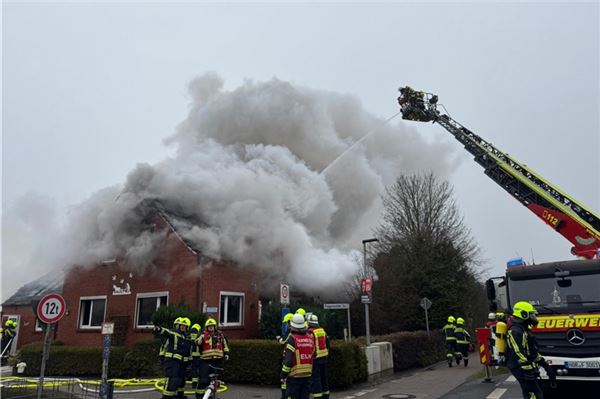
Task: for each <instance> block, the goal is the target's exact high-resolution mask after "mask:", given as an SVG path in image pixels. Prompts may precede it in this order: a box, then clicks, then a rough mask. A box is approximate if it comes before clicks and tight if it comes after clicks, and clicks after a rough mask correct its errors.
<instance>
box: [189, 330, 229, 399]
mask: <svg viewBox="0 0 600 399" xmlns="http://www.w3.org/2000/svg"><path fill="white" fill-rule="evenodd" d="M195 342H196V344H197V345H198V346H199V347H200V360H201V362H200V371H199V376H198V385H197V386H196V398H201V397H202V395H203V394H204V390H205V388H206V387H207V386H208V384H209V383H210V374H213V373H214V372H215V371H214V369H222V368H223V360H228V359H229V346H228V344H227V338H225V335H223V333H222V332H221V331H219V330H218V329H217V321H216V320H215V319H212V318H210V319H208V320H206V323H204V331H203V332H202V334H201V335H200V336H199V338H198V339H196V341H195ZM211 367H213V369H212V370H211Z"/></svg>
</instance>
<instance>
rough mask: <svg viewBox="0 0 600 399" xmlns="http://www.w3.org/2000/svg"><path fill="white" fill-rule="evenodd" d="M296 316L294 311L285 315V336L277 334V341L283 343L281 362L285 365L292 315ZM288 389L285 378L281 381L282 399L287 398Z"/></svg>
mask: <svg viewBox="0 0 600 399" xmlns="http://www.w3.org/2000/svg"><path fill="white" fill-rule="evenodd" d="M293 316H294V314H293V313H288V314H286V315H285V316H283V323H284V324H285V326H286V329H285V331H284V335H285V336H283V337H282V336H279V335H278V336H277V342H279V343H280V344H281V345H283V355H282V358H281V364H282V365H283V360H284V359H285V344H286V342H287V339H288V337H289V336H290V334H291V331H292V329H291V326H290V322H291V321H292V317H293ZM286 391H287V384H286V383H285V380H282V381H281V399H286V397H285V393H286Z"/></svg>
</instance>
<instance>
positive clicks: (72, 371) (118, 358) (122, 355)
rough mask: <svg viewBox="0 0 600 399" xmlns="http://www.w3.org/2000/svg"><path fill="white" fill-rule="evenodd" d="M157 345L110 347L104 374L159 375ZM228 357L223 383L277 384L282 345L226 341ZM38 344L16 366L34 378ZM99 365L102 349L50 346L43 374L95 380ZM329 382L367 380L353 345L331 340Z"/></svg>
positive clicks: (362, 361) (362, 359) (23, 353)
mask: <svg viewBox="0 0 600 399" xmlns="http://www.w3.org/2000/svg"><path fill="white" fill-rule="evenodd" d="M158 349H159V341H158V340H152V341H146V342H139V343H137V344H135V345H134V346H133V347H131V348H124V347H113V348H112V349H111V352H110V362H109V376H110V377H113V378H134V377H152V376H156V375H160V374H161V371H160V367H159V364H158ZM229 349H230V353H231V358H230V360H229V361H228V362H227V364H226V365H225V374H224V376H223V378H224V380H225V381H229V382H233V383H253V384H256V383H261V384H266V385H276V384H279V373H280V371H281V357H282V347H281V345H280V344H279V343H277V341H275V340H272V341H269V340H258V339H256V340H231V341H229ZM41 351H42V346H41V345H40V344H39V343H35V344H30V345H26V346H24V347H23V348H22V349H21V351H20V352H19V354H18V360H17V362H21V361H23V362H25V363H27V368H26V369H25V375H32V376H33V375H39V372H40V360H41ZM101 367H102V349H101V348H85V347H74V346H53V347H52V348H51V350H50V359H49V361H48V362H47V363H46V375H49V376H77V377H80V376H85V377H92V376H93V377H97V376H99V375H100V372H101ZM328 372H329V380H330V385H331V387H332V388H336V387H344V386H347V385H350V384H352V383H354V382H358V381H364V380H366V378H367V361H366V358H365V355H364V351H363V350H362V349H361V348H360V347H359V346H358V345H357V344H356V343H345V342H343V341H332V348H331V354H330V356H329V365H328Z"/></svg>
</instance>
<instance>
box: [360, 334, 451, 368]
mask: <svg viewBox="0 0 600 399" xmlns="http://www.w3.org/2000/svg"><path fill="white" fill-rule="evenodd" d="M356 341H357V342H358V343H359V344H360V345H364V344H365V341H364V338H359V339H357V340H356ZM371 341H372V342H384V341H387V342H391V343H392V350H393V352H394V371H401V370H406V369H410V368H414V367H426V366H429V365H432V364H434V363H437V362H439V361H441V360H444V359H445V358H446V346H445V341H444V337H443V336H442V334H441V333H440V332H439V331H432V332H431V335H428V334H427V333H426V332H425V331H405V332H399V333H394V334H387V335H377V336H374V337H372V339H371Z"/></svg>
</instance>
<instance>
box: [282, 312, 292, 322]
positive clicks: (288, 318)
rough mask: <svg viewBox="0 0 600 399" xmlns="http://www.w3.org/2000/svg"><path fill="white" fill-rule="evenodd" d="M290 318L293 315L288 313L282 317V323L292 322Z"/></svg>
mask: <svg viewBox="0 0 600 399" xmlns="http://www.w3.org/2000/svg"><path fill="white" fill-rule="evenodd" d="M292 317H294V314H293V313H288V314H286V315H285V316H283V322H284V323H289V322H290V320H292Z"/></svg>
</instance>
